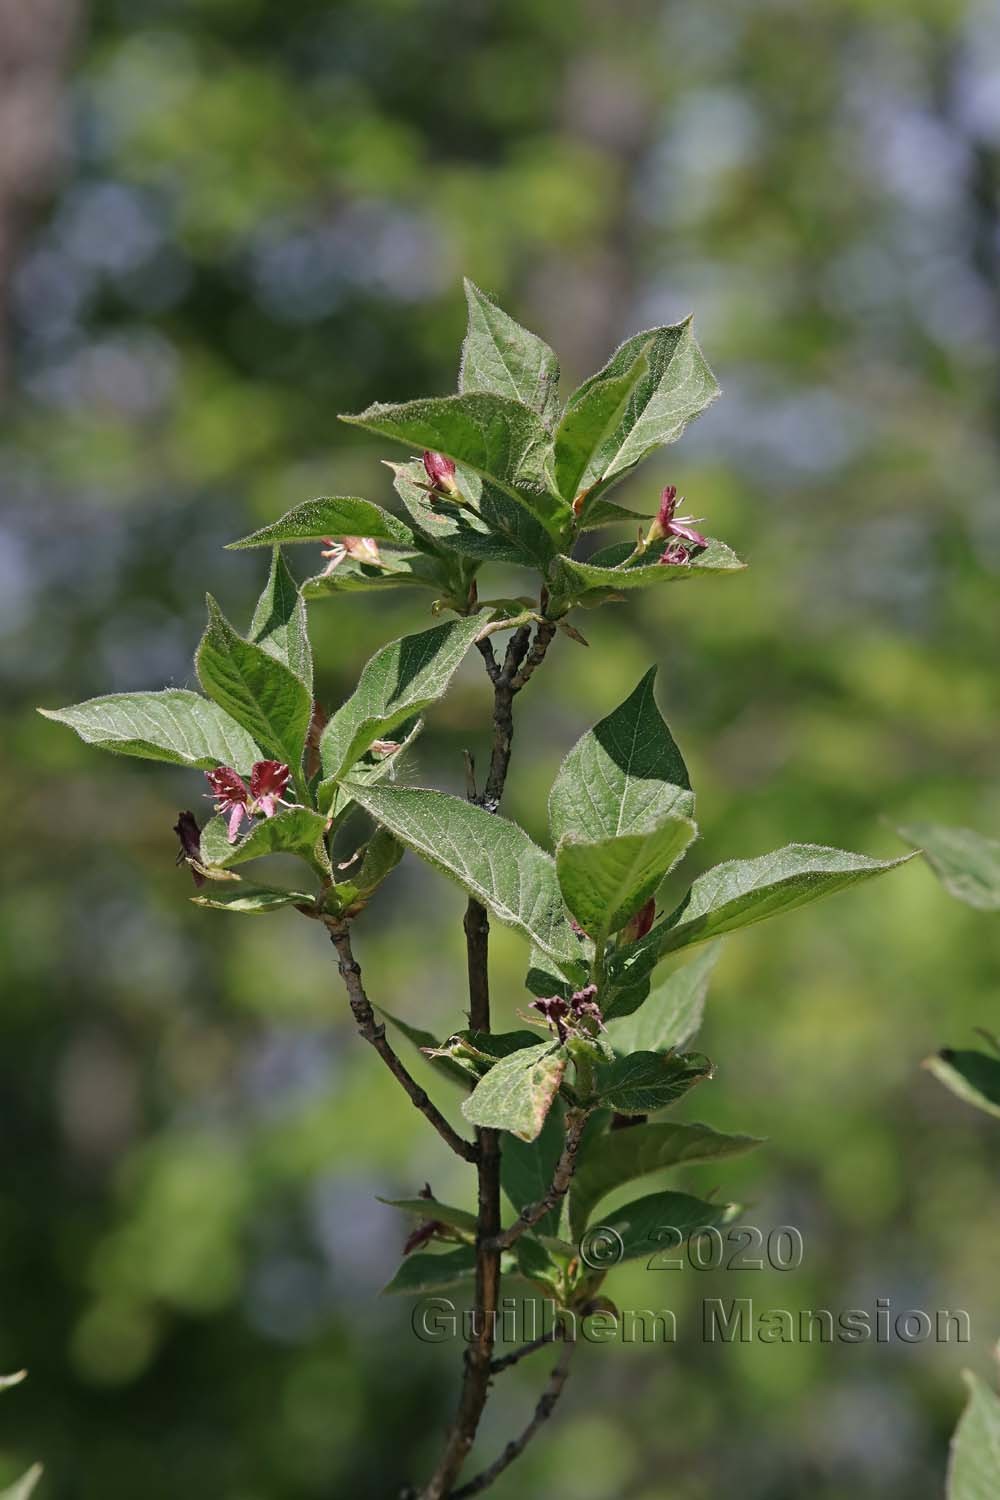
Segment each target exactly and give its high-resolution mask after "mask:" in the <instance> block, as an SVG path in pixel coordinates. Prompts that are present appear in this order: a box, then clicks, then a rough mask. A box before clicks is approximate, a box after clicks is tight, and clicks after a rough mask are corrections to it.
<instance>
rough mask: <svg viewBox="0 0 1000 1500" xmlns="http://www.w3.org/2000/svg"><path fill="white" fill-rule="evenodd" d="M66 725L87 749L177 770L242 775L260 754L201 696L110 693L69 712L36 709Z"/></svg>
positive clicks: (242, 731) (170, 691) (220, 710)
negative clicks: (229, 770)
mask: <svg viewBox="0 0 1000 1500" xmlns="http://www.w3.org/2000/svg"><path fill="white" fill-rule="evenodd" d="M38 711H39V713H40V714H44V716H45V717H46V718H47V719H55V720H56V722H57V723H59V724H68V725H69V727H70V729H75V730H76V732H77V734H78V735H79V736H80V738H81V739H82V740H84V741H85V742H86V743H87V744H88V745H97V746H98V747H99V748H100V749H101V750H113V751H114V752H115V753H116V754H118V755H135V756H138V757H139V758H140V759H141V760H159V761H167V762H168V763H169V764H171V765H175V766H196V767H199V768H200V769H201V770H203V771H208V770H211V769H212V767H213V766H219V765H224V766H233V767H234V768H235V769H236V770H237V771H240V772H243V773H244V774H246V773H247V772H249V770H250V767H251V766H252V765H253V763H254V761H256V760H260V759H261V756H262V751H261V749H260V747H259V746H258V745H256V744H255V743H254V741H253V740H252V739H251V738H250V736H249V735H248V734H247V732H246V730H245V729H243V728H242V726H241V725H239V724H237V723H236V721H235V719H233V718H231V717H230V716H229V714H227V713H226V711H225V709H223V708H220V707H219V705H218V704H217V703H213V702H212V701H211V699H209V698H203V697H202V696H201V694H200V693H191V692H188V691H187V689H186V688H165V689H164V690H163V692H160V693H108V694H107V695H106V696H105V697H103V698H90V699H88V700H87V702H85V703H74V704H73V705H72V706H71V707H70V708H40V709H39V710H38Z"/></svg>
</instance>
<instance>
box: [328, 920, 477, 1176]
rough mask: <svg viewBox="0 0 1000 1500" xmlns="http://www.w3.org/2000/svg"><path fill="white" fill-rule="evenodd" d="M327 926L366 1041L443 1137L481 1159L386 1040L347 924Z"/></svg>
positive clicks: (460, 1152)
mask: <svg viewBox="0 0 1000 1500" xmlns="http://www.w3.org/2000/svg"><path fill="white" fill-rule="evenodd" d="M327 925H328V927H329V932H330V940H331V942H332V943H333V946H334V947H335V948H336V950H337V958H338V967H339V968H340V973H341V975H342V977H343V980H344V985H345V987H346V989H347V998H348V1000H349V1001H350V1003H351V1010H352V1012H353V1014H354V1019H355V1021H356V1022H357V1023H358V1031H359V1032H360V1034H361V1035H362V1036H363V1037H364V1039H365V1041H366V1042H370V1043H371V1044H372V1046H373V1047H374V1048H375V1051H376V1052H377V1053H378V1055H379V1056H380V1057H381V1059H382V1061H383V1062H384V1063H385V1064H386V1066H387V1067H388V1069H389V1071H390V1072H391V1073H392V1074H394V1076H395V1077H396V1078H398V1079H399V1082H400V1083H401V1084H402V1085H403V1088H404V1089H405V1090H406V1092H407V1094H408V1095H409V1096H410V1099H411V1100H412V1101H413V1103H414V1104H415V1105H416V1107H417V1109H419V1111H420V1113H421V1114H422V1115H423V1116H424V1117H425V1119H427V1120H429V1121H430V1123H431V1124H432V1125H433V1126H434V1129H435V1130H436V1131H437V1133H438V1135H439V1136H440V1137H441V1139H442V1140H443V1141H445V1142H446V1143H447V1145H449V1146H450V1147H451V1149H452V1150H453V1151H454V1152H455V1153H456V1154H457V1155H458V1156H461V1157H463V1158H464V1159H465V1160H466V1161H473V1162H474V1161H478V1159H479V1150H478V1148H477V1147H476V1145H475V1144H474V1143H473V1142H472V1141H467V1140H466V1139H465V1138H464V1136H460V1135H459V1134H458V1132H457V1131H456V1130H453V1129H452V1127H451V1126H450V1125H449V1124H448V1121H447V1120H446V1119H445V1117H444V1115H443V1114H442V1113H441V1111H440V1110H439V1109H438V1108H437V1106H436V1105H435V1104H433V1103H432V1101H431V1100H430V1099H429V1098H428V1096H427V1094H426V1092H425V1091H424V1090H423V1089H422V1088H421V1087H420V1085H419V1083H417V1081H416V1079H415V1078H413V1077H412V1076H411V1074H410V1073H409V1072H408V1070H407V1068H406V1066H405V1064H404V1063H403V1062H402V1061H401V1060H400V1058H399V1057H397V1055H396V1053H395V1052H394V1051H393V1049H392V1047H391V1045H390V1044H389V1042H388V1041H387V1040H386V1035H385V1027H384V1026H383V1025H382V1024H381V1023H380V1022H378V1021H376V1019H375V1013H374V1011H373V1010H372V1007H371V1002H370V1000H369V999H368V996H367V995H366V994H365V989H364V985H363V984H362V982H361V966H360V965H359V963H358V961H357V959H356V958H355V957H354V953H353V951H352V949H351V934H350V929H349V927H348V925H347V923H346V922H330V923H328V924H327Z"/></svg>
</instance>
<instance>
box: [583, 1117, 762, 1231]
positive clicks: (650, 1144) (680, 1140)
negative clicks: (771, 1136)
mask: <svg viewBox="0 0 1000 1500" xmlns="http://www.w3.org/2000/svg"><path fill="white" fill-rule="evenodd" d="M760 1144H761V1142H760V1140H759V1139H757V1138H756V1137H755V1136H752V1135H724V1134H723V1133H722V1132H721V1131H718V1130H713V1129H712V1127H711V1126H710V1125H686V1124H680V1123H675V1122H674V1121H657V1122H649V1123H646V1124H642V1125H632V1126H630V1127H629V1128H628V1129H627V1130H610V1131H608V1132H607V1133H606V1134H604V1135H599V1136H597V1137H595V1138H594V1139H593V1140H591V1141H589V1142H588V1143H587V1146H586V1150H585V1151H583V1150H582V1151H581V1153H580V1156H579V1158H578V1160H577V1166H576V1172H575V1174H574V1176H573V1182H572V1185H571V1187H570V1198H569V1232H570V1237H571V1238H572V1239H574V1240H578V1239H579V1238H580V1235H581V1234H582V1233H583V1231H584V1229H586V1227H587V1223H588V1221H589V1219H590V1216H591V1214H592V1212H593V1210H594V1209H595V1208H596V1207H597V1205H598V1203H600V1201H601V1199H602V1198H604V1197H606V1196H607V1194H608V1193H611V1192H613V1191H614V1190H615V1188H618V1187H621V1186H623V1185H624V1184H625V1183H626V1182H633V1181H634V1180H635V1179H636V1178H638V1177H646V1176H648V1175H649V1174H650V1173H651V1172H659V1171H661V1170H662V1169H663V1168H664V1167H678V1166H688V1165H691V1164H693V1163H695V1162H706V1161H716V1160H718V1159H719V1158H721V1157H724V1156H738V1155H739V1154H740V1153H742V1152H744V1151H752V1150H753V1148H754V1146H759V1145H760Z"/></svg>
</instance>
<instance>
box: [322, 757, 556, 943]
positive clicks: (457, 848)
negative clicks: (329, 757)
mask: <svg viewBox="0 0 1000 1500" xmlns="http://www.w3.org/2000/svg"><path fill="white" fill-rule="evenodd" d="M346 786H347V790H348V791H349V792H350V795H351V796H352V797H353V798H354V799H355V801H357V802H358V803H360V805H361V806H362V807H363V808H365V809H366V811H367V812H369V813H371V815H372V817H373V818H374V819H375V820H376V822H378V823H382V824H384V825H385V827H386V828H388V829H389V831H390V833H394V834H395V835H396V837H397V838H398V839H399V840H400V842H401V843H403V844H406V846H407V847H408V848H410V849H413V850H414V851H415V852H416V853H417V854H419V855H420V856H421V857H422V858H423V859H425V860H427V862H428V863H429V864H432V865H433V866H434V867H435V869H438V870H440V871H441V872H442V873H443V874H445V875H448V876H450V877H451V879H452V880H455V881H457V882H458V884H459V885H460V886H461V887H462V888H463V890H465V891H467V892H468V893H469V895H470V896H475V898H476V900H477V901H481V902H482V904H483V905H484V906H485V907H486V908H487V909H488V910H489V911H490V912H491V913H492V914H493V916H495V917H496V918H497V920H498V921H500V922H503V923H504V924H505V925H506V926H508V927H513V928H515V929H516V930H517V931H519V932H521V933H523V934H524V936H525V937H526V938H528V939H529V941H530V942H533V943H536V944H537V946H538V947H539V948H541V950H542V951H543V953H545V954H547V955H548V956H549V957H550V958H552V959H554V960H555V962H556V963H557V964H558V963H559V961H560V960H565V959H568V960H569V961H570V962H574V961H577V960H578V959H579V954H580V946H579V943H578V942H577V939H576V937H575V936H574V934H573V929H572V928H571V927H570V925H569V922H568V921H567V920H566V915H565V912H564V910H563V901H562V896H561V894H560V891H559V882H558V881H557V879H556V870H555V863H554V861H553V860H552V857H551V856H550V855H548V854H546V853H545V852H544V851H543V850H541V849H539V848H538V846H537V844H533V843H532V842H531V840H530V839H529V837H528V835H527V834H526V833H525V832H524V830H523V829H521V828H519V827H518V826H517V824H516V823H509V822H508V821H507V819H506V818H500V817H495V816H493V815H491V814H490V813H488V812H486V811H484V809H483V808H481V807H475V806H473V804H472V803H470V802H464V801H462V800H461V799H460V798H458V797H449V796H447V795H446V794H445V793H444V792H429V791H420V790H416V789H411V788H406V787H387V786H371V787H368V786H359V785H358V784H357V783H356V782H348V783H346Z"/></svg>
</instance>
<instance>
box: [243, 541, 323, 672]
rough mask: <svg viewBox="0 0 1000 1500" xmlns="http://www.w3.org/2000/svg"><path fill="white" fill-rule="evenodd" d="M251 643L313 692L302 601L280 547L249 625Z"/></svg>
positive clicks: (307, 631) (311, 663) (311, 664)
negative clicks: (265, 652)
mask: <svg viewBox="0 0 1000 1500" xmlns="http://www.w3.org/2000/svg"><path fill="white" fill-rule="evenodd" d="M250 640H251V641H253V643H254V644H255V645H257V646H260V647H261V648H262V649H263V650H264V651H267V652H269V653H270V654H271V656H276V657H277V658H278V660H279V661H283V662H284V663H285V666H286V667H291V669H292V671H293V672H294V673H295V675H296V677H301V678H302V681H303V682H304V683H305V685H306V687H307V688H308V689H309V691H310V692H312V681H313V661H312V647H311V646H310V644H309V630H308V627H307V624H306V606H305V601H304V600H303V598H302V595H301V594H300V593H299V587H298V584H297V583H296V582H295V579H294V578H293V577H292V575H291V573H290V572H289V571H288V566H287V564H286V563H285V559H284V558H283V557H282V555H281V548H280V547H275V549H274V554H273V556H272V558H271V572H270V574H269V576H268V580H267V584H266V585H265V588H264V592H263V593H262V594H261V596H260V598H259V599H258V601H257V608H256V609H255V610H254V615H253V619H252V620H251V622H250Z"/></svg>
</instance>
